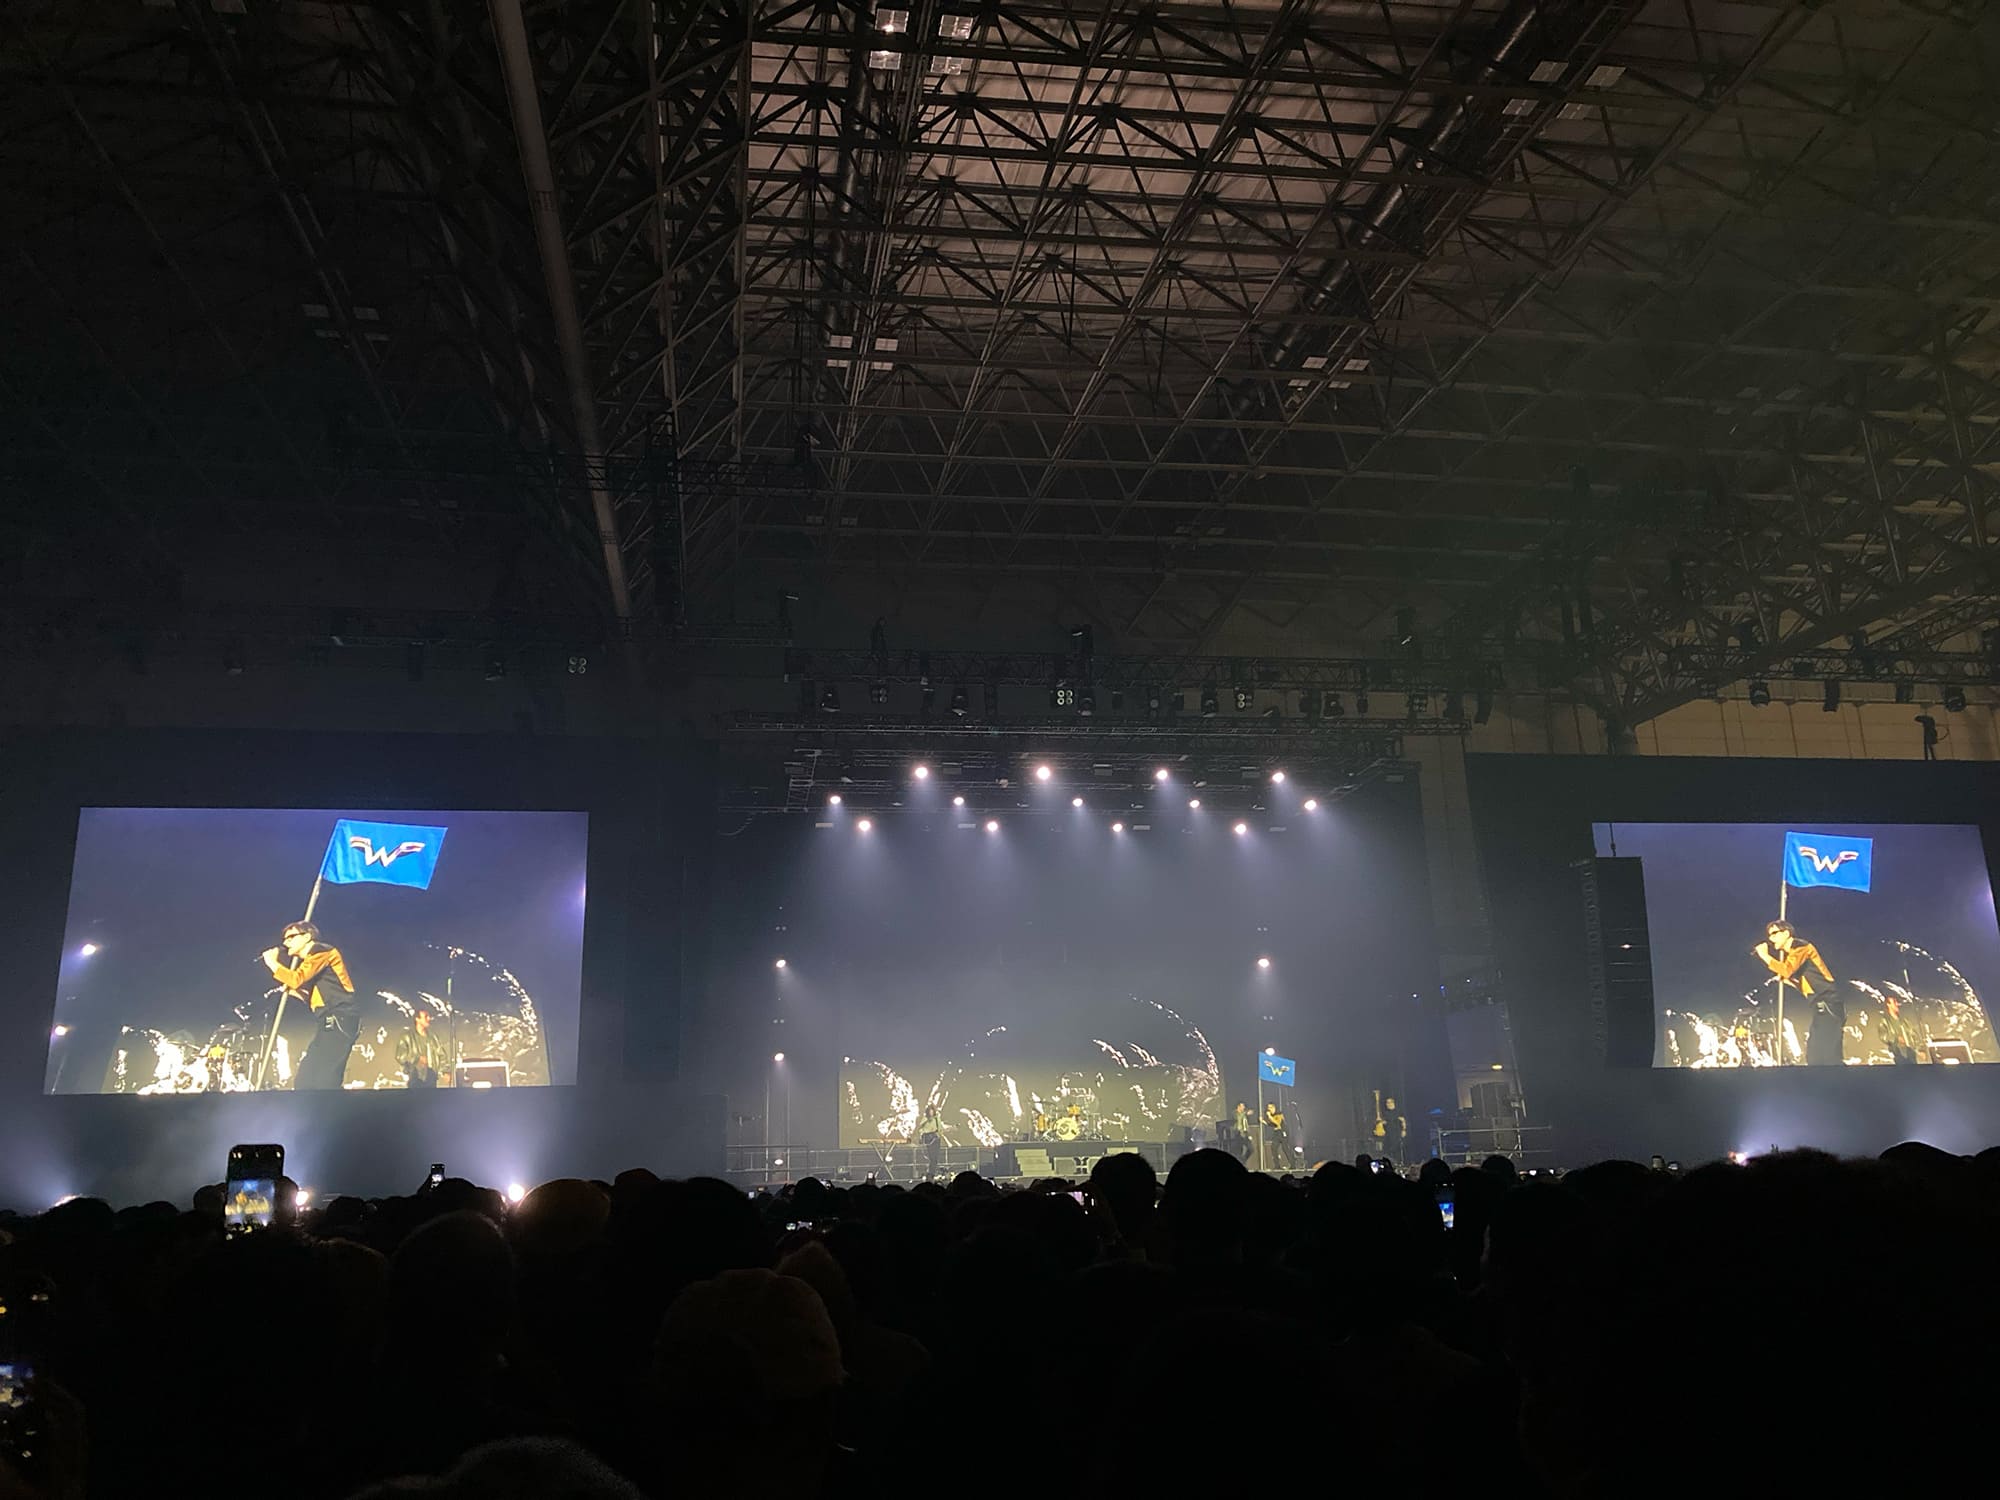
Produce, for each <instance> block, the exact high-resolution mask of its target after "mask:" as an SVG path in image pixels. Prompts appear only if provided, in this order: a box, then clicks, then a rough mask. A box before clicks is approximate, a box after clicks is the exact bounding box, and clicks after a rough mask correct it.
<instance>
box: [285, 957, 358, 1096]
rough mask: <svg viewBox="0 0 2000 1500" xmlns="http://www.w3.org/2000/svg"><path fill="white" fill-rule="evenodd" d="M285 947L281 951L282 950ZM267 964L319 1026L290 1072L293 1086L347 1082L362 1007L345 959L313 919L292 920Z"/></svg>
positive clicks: (318, 1086)
mask: <svg viewBox="0 0 2000 1500" xmlns="http://www.w3.org/2000/svg"><path fill="white" fill-rule="evenodd" d="M280 948H282V950H283V952H282V955H281V953H280ZM263 958H264V967H266V968H267V969H269V970H270V971H271V977H272V978H273V979H275V980H277V981H278V983H279V984H280V985H282V986H283V987H284V990H285V993H286V994H287V995H288V996H290V997H291V998H292V999H294V1000H301V1001H303V1002H305V1004H306V1005H307V1007H308V1008H309V1009H310V1010H311V1011H312V1016H313V1020H314V1021H315V1022H317V1023H318V1029H317V1030H316V1031H315V1032H314V1033H313V1038H312V1040H311V1041H310V1042H308V1043H306V1050H305V1053H304V1055H303V1056H301V1057H300V1058H299V1065H298V1068H297V1069H296V1070H295V1071H294V1072H293V1074H292V1087H293V1088H294V1089H337V1088H339V1087H341V1086H342V1085H343V1084H344V1083H345V1082H346V1081H347V1059H348V1056H349V1054H350V1053H352V1052H353V1050H354V1043H355V1042H356V1040H357V1039H359V1037H360V1035H361V1008H360V1004H359V1000H358V997H357V996H356V994H355V991H354V981H353V979H352V978H350V977H349V976H348V973H347V960H346V959H344V958H342V957H341V954H340V950H339V949H338V948H336V947H334V946H333V945H332V944H330V943H322V942H321V941H320V940H319V928H317V927H315V926H314V925H313V924H312V923H311V922H294V923H292V924H291V925H290V926H289V927H287V928H286V929H285V931H284V934H283V936H282V937H281V938H280V939H279V948H266V949H265V950H264V953H263Z"/></svg>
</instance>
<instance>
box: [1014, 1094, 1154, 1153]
mask: <svg viewBox="0 0 2000 1500" xmlns="http://www.w3.org/2000/svg"><path fill="white" fill-rule="evenodd" d="M1129 1123H1130V1122H1129V1120H1128V1118H1127V1117H1126V1116H1124V1115H1109V1114H1103V1113H1100V1112H1099V1110H1098V1107H1097V1095H1096V1094H1094V1093H1091V1092H1089V1091H1087V1090H1085V1091H1081V1092H1071V1093H1069V1094H1068V1095H1067V1097H1065V1098H1063V1099H1050V1100H1043V1099H1037V1100H1036V1101H1035V1126H1034V1130H1033V1132H1032V1138H1033V1139H1035V1140H1038V1141H1099V1140H1109V1139H1112V1138H1113V1137H1115V1136H1118V1135H1119V1134H1121V1133H1122V1132H1123V1130H1124V1129H1125V1127H1126V1125H1127V1124H1129Z"/></svg>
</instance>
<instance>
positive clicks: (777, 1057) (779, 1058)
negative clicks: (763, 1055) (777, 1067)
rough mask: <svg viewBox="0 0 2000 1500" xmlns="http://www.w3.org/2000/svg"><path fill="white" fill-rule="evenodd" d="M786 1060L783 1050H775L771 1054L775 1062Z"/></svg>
mask: <svg viewBox="0 0 2000 1500" xmlns="http://www.w3.org/2000/svg"><path fill="white" fill-rule="evenodd" d="M784 1060H785V1054H784V1053H782V1052H773V1053H772V1054H771V1061H772V1062H774V1063H780V1062H783V1061H784Z"/></svg>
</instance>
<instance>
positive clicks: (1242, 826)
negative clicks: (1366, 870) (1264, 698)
mask: <svg viewBox="0 0 2000 1500" xmlns="http://www.w3.org/2000/svg"><path fill="white" fill-rule="evenodd" d="M910 779H911V780H912V781H920V782H921V781H929V780H930V779H931V768H930V767H929V766H927V765H924V764H923V763H922V762H919V763H918V764H917V765H915V766H913V767H911V769H910ZM1054 779H1055V770H1054V768H1053V767H1051V766H1047V765H1039V766H1036V767H1035V780H1036V781H1038V782H1041V783H1042V784H1043V785H1044V786H1046V785H1047V784H1048V783H1049V782H1050V781H1052V780H1054ZM1172 779H1173V772H1171V771H1169V770H1168V769H1167V768H1166V767H1165V766H1161V767H1160V768H1159V769H1158V770H1156V771H1154V772H1153V782H1154V784H1155V785H1156V786H1164V785H1165V784H1166V783H1167V782H1169V781H1171V780H1172ZM1271 784H1272V785H1273V786H1283V785H1284V784H1285V773H1284V772H1283V771H1273V772H1272V773H1271ZM826 805H827V806H828V807H834V808H837V807H840V806H841V805H842V798H841V795H840V793H839V792H833V793H831V794H830V795H829V796H828V797H827V799H826ZM951 805H952V806H953V807H964V806H965V796H964V794H963V793H959V794H957V795H955V796H953V797H952V799H951ZM1069 805H1070V806H1071V807H1073V808H1076V809H1077V810H1078V811H1079V812H1080V811H1082V809H1083V806H1084V801H1083V798H1081V797H1072V798H1070V799H1069ZM1299 806H1300V807H1301V808H1303V809H1304V810H1305V811H1307V812H1309V813H1310V812H1318V811H1319V798H1317V797H1308V798H1306V800H1305V801H1304V802H1301V803H1300V804H1299ZM1188 808H1189V809H1190V810H1191V811H1194V812H1199V811H1201V798H1199V797H1190V798H1188ZM981 826H982V827H984V828H985V830H986V831H987V832H988V833H998V832H999V831H1000V820H999V819H998V818H988V819H987V820H986V821H985V823H984V824H982V825H981ZM854 831H855V832H856V833H873V832H874V831H875V820H874V819H872V818H857V819H856V820H855V823H854ZM1111 831H1112V832H1113V833H1123V832H1124V831H1125V824H1124V821H1123V820H1122V819H1120V820H1119V821H1116V822H1114V823H1113V824H1112V825H1111ZM1230 831H1231V832H1233V833H1235V834H1236V835H1237V836H1238V837H1239V838H1240V837H1242V836H1243V835H1245V834H1247V833H1249V832H1250V825H1249V824H1248V823H1245V822H1241V821H1238V822H1237V823H1235V824H1233V825H1232V826H1231V830H1230Z"/></svg>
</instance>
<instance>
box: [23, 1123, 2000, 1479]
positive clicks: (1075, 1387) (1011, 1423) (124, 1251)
mask: <svg viewBox="0 0 2000 1500" xmlns="http://www.w3.org/2000/svg"><path fill="white" fill-rule="evenodd" d="M1441 1197H1444V1198H1449V1200H1450V1201H1451V1203H1452V1207H1453V1222H1452V1225H1451V1227H1450V1228H1449V1229H1447V1227H1446V1225H1445V1222H1444V1219H1443V1216H1442V1215H1441V1213H1440V1211H1439V1207H1438V1204H1439V1200H1440V1198H1441ZM1996 1205H2000V1150H1990V1151H1987V1152H1984V1153H1982V1154H1981V1155H1979V1156H1977V1157H1958V1156H1952V1155H1949V1154H1947V1153H1945V1152H1942V1151H1938V1150H1935V1149H1933V1148H1931V1147H1928V1146H1923V1145H1917V1144H1906V1145H1902V1146H1897V1147H1895V1148H1893V1149H1891V1150H1890V1151H1888V1152H1885V1153H1884V1154H1883V1155H1882V1157H1881V1158H1879V1159H1877V1160H1873V1161H1854V1160H1838V1159H1835V1158H1833V1157H1830V1156H1826V1155H1823V1154H1820V1153H1816V1152H1810V1151H1791V1152H1782V1153H1774V1154H1772V1155H1770V1156H1766V1157H1762V1158H1758V1159H1756V1160H1753V1161H1750V1162H1748V1163H1747V1164H1742V1165H1737V1164H1731V1163H1718V1164H1715V1165H1709V1166H1703V1167H1700V1168H1698V1169H1696V1170H1693V1171H1689V1172H1686V1173H1673V1172H1667V1171H1662V1170H1659V1169H1657V1168H1649V1167H1646V1166H1642V1165H1639V1164H1637V1163H1633V1162H1624V1161H1607V1162H1601V1163H1598V1164H1596V1165H1593V1166H1589V1167H1584V1168H1580V1169H1578V1170H1575V1171H1571V1172H1569V1173H1567V1174H1564V1175H1562V1176H1560V1177H1559V1178H1551V1177H1546V1176H1537V1177H1533V1178H1522V1177H1520V1176H1517V1174H1516V1172H1515V1168H1514V1165H1513V1164H1512V1163H1511V1162H1508V1161H1507V1160H1505V1159H1504V1158H1495V1159H1492V1160H1490V1161H1488V1162H1487V1163H1486V1164H1485V1165H1483V1166H1481V1167H1477V1168H1461V1169H1458V1170H1456V1171H1452V1170H1448V1169H1447V1168H1446V1167H1445V1166H1444V1165H1443V1164H1442V1163H1437V1162H1432V1163H1429V1164H1427V1165H1426V1166H1425V1167H1424V1168H1423V1170H1422V1172H1421V1174H1420V1175H1418V1176H1416V1177H1414V1178H1412V1177H1406V1176H1405V1175H1403V1174H1399V1173H1393V1172H1377V1171H1367V1170H1359V1169H1357V1168H1355V1167H1351V1166H1348V1165H1345V1164H1330V1165H1327V1166H1324V1167H1321V1168H1320V1169H1319V1170H1318V1171H1317V1172H1316V1173H1314V1174H1313V1175H1312V1176H1311V1177H1310V1178H1303V1177H1301V1178H1285V1179H1280V1178H1276V1177H1271V1176H1260V1175H1257V1174H1255V1173H1252V1172H1250V1171H1247V1170H1246V1169H1245V1168H1244V1167H1243V1165H1242V1164H1241V1163H1240V1162H1238V1161H1237V1160H1236V1159H1235V1158H1234V1157H1233V1156H1230V1155H1227V1154H1224V1153H1222V1152H1219V1151H1213V1150H1208V1151H1196V1152H1194V1153H1192V1154H1190V1155H1187V1156H1184V1157H1182V1158H1181V1159H1180V1160H1178V1161H1176V1162H1175V1163H1174V1164H1173V1167H1172V1169H1171V1171H1170V1172H1169V1173H1168V1174H1167V1177H1166V1180H1165V1182H1164V1183H1163V1184H1162V1183H1160V1182H1158V1181H1157V1180H1156V1178H1155V1174H1154V1171H1153V1169H1152V1167H1151V1166H1150V1165H1149V1164H1148V1163H1147V1162H1146V1161H1144V1160H1143V1159H1142V1158H1140V1157H1137V1156H1129V1155H1128V1156H1113V1157H1107V1158H1105V1159H1103V1160H1102V1161H1100V1162H1099V1163H1098V1164H1097V1167H1096V1169H1095V1170H1094V1172H1093V1174H1092V1176H1091V1179H1090V1181H1089V1182H1088V1183H1086V1184H1069V1183H1054V1182H1044V1183H1038V1184H1035V1185H1032V1186H1028V1187H1021V1188H1011V1187H1010V1188H1005V1189H1003V1188H1002V1187H1000V1186H997V1185H995V1184H994V1183H991V1182H989V1181H986V1180H983V1179H981V1178H979V1177H977V1176H975V1175H973V1174H972V1173H965V1174H962V1175H960V1176H959V1177H958V1178H956V1179H954V1180H953V1181H951V1182H950V1183H948V1184H944V1183H938V1184H920V1185H915V1186H909V1187H905V1186H900V1185H897V1184H893V1183H875V1182H865V1183H852V1184H829V1183H825V1182H821V1181H817V1180H806V1181H801V1182H798V1183H796V1184H792V1185H790V1186H787V1187H785V1188H783V1189H782V1190H779V1191H775V1192H769V1193H757V1194H746V1193H744V1192H741V1191H739V1190H738V1189H736V1188H734V1187H732V1186H730V1185H729V1184H727V1183H724V1182H721V1181H716V1180H713V1179H702V1178H697V1179H692V1180H686V1181H679V1180H661V1179H659V1178H657V1177H656V1176H654V1175H653V1174H652V1173H651V1172H648V1171H644V1170H633V1171H628V1172H626V1173H623V1174H621V1175H620V1176H619V1177H618V1178H617V1179H616V1180H615V1181H613V1182H608V1183H607V1182H593V1181H583V1180H560V1181H553V1182H548V1183H544V1184H542V1185H541V1186H540V1187H537V1188H535V1189H534V1190H533V1191H532V1192H530V1193H529V1194H528V1195H527V1196H526V1197H525V1199H524V1200H523V1201H521V1202H520V1203H518V1204H514V1205H512V1206H510V1205H509V1204H508V1203H507V1202H506V1200H505V1198H504V1197H503V1196H502V1195H501V1194H500V1193H498V1192H496V1191H494V1190H493V1189H490V1188H484V1187H480V1186H477V1185H475V1184H473V1183H470V1182H466V1181H462V1180H457V1179H448V1180H446V1181H445V1182H443V1183H442V1184H441V1185H439V1186H437V1187H435V1188H431V1189H427V1190H425V1191H422V1192H419V1193H415V1194H412V1195H410V1196H407V1197H394V1198H386V1199H381V1200H370V1201H364V1200H362V1199H359V1198H350V1197H343V1198H335V1199H333V1200H331V1201H329V1202H327V1203H325V1204H324V1205H323V1206H318V1207H316V1208H313V1209H310V1210H308V1211H305V1212H303V1213H301V1214H300V1215H299V1216H298V1222H296V1223H295V1224H292V1225H288V1226H280V1227H277V1228H274V1229H272V1230H270V1231H267V1232H263V1233H258V1234H253V1235H247V1236H242V1237H239V1238H236V1239H233V1240H225V1239H224V1237H223V1233H222V1224H221V1201H220V1191H219V1189H216V1188H213V1187H209V1188H204V1189H202V1190H201V1191H200V1192H198V1193H196V1194H195V1195H194V1198H193V1202H192V1206H191V1207H188V1208H185V1209H183V1208H179V1207H176V1206H175V1205H174V1204H172V1203H168V1202H156V1203H148V1204H143V1205H138V1206H134V1207H128V1208H122V1209H116V1210H114V1209H113V1208H112V1207H111V1206H110V1205H108V1204H106V1203H103V1202H100V1201H96V1200H91V1199H79V1200H73V1201H70V1202H66V1203H63V1204H61V1205H59V1206H57V1207H55V1208H53V1209H50V1210H48V1211H46V1212H42V1213H39V1214H35V1215H0V1306H4V1308H5V1312H4V1313H3V1314H0V1338H4V1339H5V1340H6V1344H5V1347H4V1348H0V1360H4V1359H6V1358H8V1357H11V1358H13V1359H14V1360H16V1361H17V1362H30V1361H31V1362H32V1364H33V1366H34V1371H35V1373H34V1377H33V1379H32V1381H31V1382H30V1383H29V1385H28V1386H27V1387H26V1389H25V1394H24V1399H25V1401H26V1403H27V1404H26V1405H25V1406H20V1407H16V1408H13V1409H12V1410H11V1411H0V1500H17V1497H19V1500H81V1497H84V1496H138V1495H154V1494H170V1495H177V1494H198V1493H233V1494H250V1495H262V1494H270V1495H287V1496H300V1497H307V1500H313V1497H322V1496H324V1497H344V1496H369V1497H377V1496H419V1495H420V1496H432V1497H466V1500H471V1497H513V1496H521V1497H527V1496H558V1497H576V1500H585V1497H598V1496H603V1497H616V1496H677V1495H682V1494H689V1495H693V1494H701V1495H743V1496H764V1495H769V1496H780V1495H782V1496H790V1497H807V1500H811V1497H817V1496H846V1495H860V1494H864V1493H875V1494H879V1493H882V1492H884V1491H886V1490H889V1489H891V1488H894V1489H917V1488H922V1489H925V1490H931V1491H936V1492H940V1493H943V1494H946V1495H960V1494H973V1495H982V1494H1002V1493H1006V1494H1027V1493H1033V1494H1039V1493H1042V1492H1048V1493H1053V1494H1058V1495H1072V1494H1075V1495H1096V1494H1108V1493H1124V1492H1130V1493H1133V1494H1139V1495H1151V1494H1179V1493H1184V1492H1190V1491H1192V1490H1193V1489H1194V1488H1196V1487H1197V1486H1206V1485H1208V1484H1209V1483H1211V1482H1212V1483H1215V1484H1217V1485H1225V1486H1228V1487H1229V1489H1230V1490H1231V1491H1233V1490H1251V1491H1255V1492H1258V1493H1274V1494H1287V1493H1292V1492H1294V1491H1296V1492H1298V1493H1315V1494H1318V1493H1332V1492H1342V1493H1354V1494H1361V1495H1374V1494H1384V1493H1394V1494H1396V1495H1398V1496H1402V1495H1410V1494H1444V1493H1454V1494H1464V1493H1473V1494H1487V1493H1490V1494H1496V1495H1514V1494H1527V1495H1536V1494H1542V1495H1553V1496H1564V1497H1568V1496H1598V1495H1631V1494H1665V1493H1670V1492H1672V1493H1685V1492H1689V1491H1695V1490H1710V1489H1713V1490H1719V1491H1721V1492H1723V1493H1746V1492H1757V1491H1768V1492H1770V1493H1773V1494H1778V1493H1784V1494H1793V1493H1800V1492H1802V1491H1809V1490H1812V1489H1820V1490H1822V1491H1823V1492H1824V1493H1828V1494H1843V1493H1858V1492H1860V1491H1862V1490H1864V1489H1869V1488H1874V1487H1876V1486H1878V1485H1883V1484H1894V1485H1897V1486H1898V1487H1899V1488H1901V1489H1905V1490H1907V1489H1910V1488H1919V1489H1920V1488H1924V1487H1926V1486H1927V1484H1928V1483H1929V1482H1939V1483H1942V1482H1943V1479H1944V1476H1945V1475H1947V1474H1952V1473H1956V1472H1958V1465H1959V1464H1960V1463H1961V1462H1964V1461H1976V1455H1977V1453H1978V1452H1979V1451H1980V1450H1981V1449H1982V1448H1983V1440H1984V1428H1983V1418H1984V1416H1985V1415H1986V1412H1987V1410H1988V1409H1989V1403H1990V1401H1991V1399H1992V1397H1993V1395H1994V1394H1995V1376H1994V1373H1993V1369H1992V1366H1993V1363H1994V1356H1993V1354H1992V1350H1993V1348H1994V1342H1995V1341H1994V1335H1995V1333H1996V1331H2000V1329H1996V1315H1995V1312H1994V1295H1993V1291H1994V1289H1993V1286H1992V1280H1993V1265H1994V1261H1993V1256H1992V1250H1993V1246H1994V1244H1995V1229H1996V1219H2000V1209H1996ZM10 1424H11V1425H10ZM1960 1455H1966V1458H1965V1459H1963V1460H1962V1459H1961V1458H1960ZM1927 1476H1928V1478H1927ZM1223 1492H1227V1491H1223Z"/></svg>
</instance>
